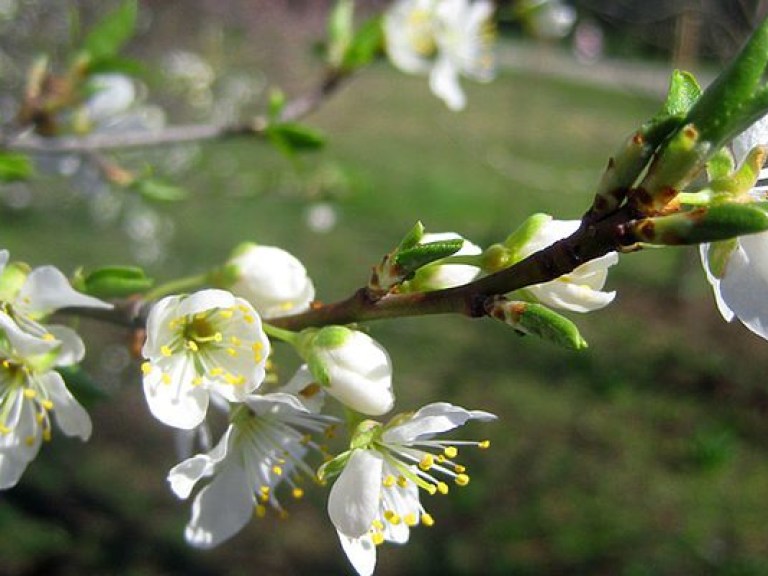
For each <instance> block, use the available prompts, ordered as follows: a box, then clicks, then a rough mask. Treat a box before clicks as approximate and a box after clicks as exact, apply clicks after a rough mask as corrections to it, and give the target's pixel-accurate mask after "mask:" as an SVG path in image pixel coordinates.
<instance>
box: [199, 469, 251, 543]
mask: <svg viewBox="0 0 768 576" xmlns="http://www.w3.org/2000/svg"><path fill="white" fill-rule="evenodd" d="M253 504H254V501H253V486H250V485H249V484H248V478H247V475H246V473H245V470H244V469H243V468H242V467H241V466H240V465H238V464H237V463H236V462H234V461H233V460H227V462H226V464H225V465H224V466H223V467H222V468H221V469H220V470H219V471H218V473H217V474H216V476H215V477H214V479H213V480H212V481H211V483H210V484H208V486H206V487H205V488H203V489H202V490H201V491H200V493H199V494H198V495H197V497H196V498H195V501H194V503H193V504H192V519H191V520H190V522H189V524H188V525H187V528H186V530H185V532H184V535H185V537H186V539H187V542H189V543H190V544H191V545H192V546H195V547H197V548H213V547H214V546H217V545H218V544H221V543H222V542H224V541H225V540H227V539H229V538H231V537H232V536H234V535H235V534H237V533H238V532H239V531H240V530H241V529H242V528H243V527H244V526H245V525H246V524H247V523H248V521H249V520H250V519H251V518H252V517H253Z"/></svg>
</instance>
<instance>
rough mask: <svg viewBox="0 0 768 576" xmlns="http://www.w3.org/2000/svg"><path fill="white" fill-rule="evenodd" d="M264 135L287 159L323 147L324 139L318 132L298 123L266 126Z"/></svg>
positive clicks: (278, 123) (276, 123)
mask: <svg viewBox="0 0 768 576" xmlns="http://www.w3.org/2000/svg"><path fill="white" fill-rule="evenodd" d="M265 133H266V136H267V138H268V139H269V140H270V142H272V144H274V146H275V147H276V148H277V149H278V150H280V151H281V152H282V153H283V154H285V155H286V156H289V157H293V156H295V155H296V153H298V152H314V151H317V150H319V149H320V148H322V147H323V146H324V145H325V137H324V136H323V135H322V134H321V133H320V132H319V131H317V130H315V129H313V128H310V127H308V126H305V125H303V124H299V123H298V122H275V123H272V124H270V125H269V126H267V129H266V132H265Z"/></svg>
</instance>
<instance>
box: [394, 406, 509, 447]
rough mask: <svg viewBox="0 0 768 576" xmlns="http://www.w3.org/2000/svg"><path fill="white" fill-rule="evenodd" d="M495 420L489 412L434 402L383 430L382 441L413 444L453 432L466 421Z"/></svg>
mask: <svg viewBox="0 0 768 576" xmlns="http://www.w3.org/2000/svg"><path fill="white" fill-rule="evenodd" d="M495 419H496V416H495V415H494V414H491V413H490V412H483V411H482V410H467V409H465V408H462V407H461V406H454V405H453V404H448V403H447V402H435V403H433V404H427V405H426V406H424V407H423V408H421V409H420V410H419V411H418V412H416V413H415V414H414V415H413V416H412V417H411V418H409V419H408V420H407V421H405V422H403V423H402V424H399V425H397V426H393V427H392V428H388V429H387V430H385V431H384V434H383V435H382V440H384V442H387V443H402V442H406V443H407V442H413V441H415V440H421V439H425V438H428V437H430V436H434V435H435V434H440V433H442V432H447V431H448V430H453V429H454V428H458V427H459V426H462V425H464V424H465V423H466V422H467V421H468V420H480V421H483V422H487V421H490V420H495Z"/></svg>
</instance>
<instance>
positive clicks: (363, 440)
mask: <svg viewBox="0 0 768 576" xmlns="http://www.w3.org/2000/svg"><path fill="white" fill-rule="evenodd" d="M383 431H384V428H383V427H382V425H381V423H380V422H376V420H363V421H362V422H360V423H359V424H358V425H357V427H355V431H354V432H353V433H352V439H351V440H350V441H349V447H350V448H352V449H353V450H355V449H358V448H360V449H366V448H370V447H371V446H372V445H373V443H374V442H375V441H376V440H378V439H379V438H380V437H381V433H382V432H383Z"/></svg>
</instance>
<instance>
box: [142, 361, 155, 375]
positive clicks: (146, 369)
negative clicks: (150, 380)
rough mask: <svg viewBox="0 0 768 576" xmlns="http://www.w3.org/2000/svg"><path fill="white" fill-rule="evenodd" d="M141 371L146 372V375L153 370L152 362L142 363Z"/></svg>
mask: <svg viewBox="0 0 768 576" xmlns="http://www.w3.org/2000/svg"><path fill="white" fill-rule="evenodd" d="M141 372H142V374H144V376H146V375H147V374H149V373H150V372H152V364H150V363H149V362H144V363H142V365H141Z"/></svg>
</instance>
